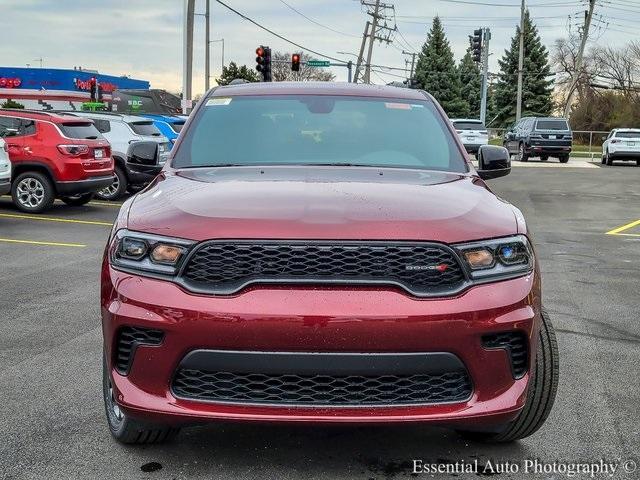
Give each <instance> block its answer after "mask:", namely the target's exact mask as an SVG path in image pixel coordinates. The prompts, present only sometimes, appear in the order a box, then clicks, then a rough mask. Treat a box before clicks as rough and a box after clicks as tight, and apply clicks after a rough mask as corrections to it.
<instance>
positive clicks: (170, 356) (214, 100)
mask: <svg viewBox="0 0 640 480" xmlns="http://www.w3.org/2000/svg"><path fill="white" fill-rule="evenodd" d="M138 147H139V148H138ZM147 147H149V145H145V144H144V143H141V144H140V145H139V146H136V147H134V148H133V150H134V152H133V157H134V158H137V159H138V160H139V161H141V162H146V161H149V163H152V161H153V159H152V158H151V157H152V156H153V155H152V151H151V150H149V148H147ZM145 148H146V149H147V151H146V152H145V151H144V149H145ZM135 150H139V152H138V153H139V154H136V152H135ZM478 161H479V167H478V169H477V170H476V169H475V168H474V167H473V166H472V164H471V163H470V161H469V160H468V158H467V156H466V154H465V150H464V146H463V145H462V144H461V143H460V141H459V140H458V138H457V136H456V132H455V131H454V130H453V128H452V126H451V124H450V122H449V121H448V120H447V118H446V116H445V114H444V112H443V110H442V109H441V108H440V106H439V105H438V104H437V102H436V101H435V100H434V99H433V97H431V96H430V95H429V94H428V93H426V92H424V91H420V90H410V89H403V88H395V87H387V86H385V87H381V86H372V85H353V84H336V83H307V82H298V83H277V84H276V83H273V84H272V83H267V84H265V83H252V84H249V83H247V84H239V85H231V86H225V87H218V88H216V89H214V90H212V91H210V92H209V93H208V94H207V95H206V96H205V98H204V99H202V100H201V102H200V103H199V105H198V106H197V107H196V109H195V111H194V112H193V113H192V115H191V117H190V119H189V121H188V122H187V124H186V126H185V129H184V131H183V132H182V135H181V137H180V139H179V140H178V143H177V144H176V146H175V147H174V149H173V150H172V153H171V158H170V160H169V161H168V162H167V164H166V165H165V166H164V168H163V170H162V171H161V173H160V174H159V175H158V177H156V179H155V180H154V181H153V182H152V183H151V185H149V187H147V188H146V189H145V190H144V191H142V192H141V193H139V194H137V195H135V196H134V197H132V198H130V199H129V200H127V201H126V202H125V203H124V205H123V206H122V209H121V210H120V214H119V215H118V218H117V221H116V222H115V224H114V227H113V230H112V233H111V236H110V238H109V240H108V244H107V247H106V250H105V255H104V261H103V267H102V287H101V312H102V326H103V335H104V358H103V360H104V373H103V390H104V402H105V407H106V416H107V421H108V425H109V428H110V431H111V433H112V434H113V436H114V437H115V438H116V439H118V440H119V441H121V442H125V443H149V442H156V441H162V440H165V439H167V438H169V437H172V436H173V435H175V433H176V432H177V431H178V429H179V428H180V426H183V425H188V424H194V423H200V422H206V421H244V422H289V423H307V422H308V423H352V424H364V423H367V424H387V423H403V422H423V423H425V424H434V425H445V426H450V427H452V428H455V429H456V430H458V431H459V432H461V433H462V434H463V435H468V436H471V437H473V438H480V439H485V440H491V441H501V442H505V441H512V440H516V439H520V438H523V437H526V436H528V435H530V434H532V433H533V432H535V431H536V430H537V429H538V428H540V426H541V425H542V424H543V423H544V421H545V419H546V418H547V416H548V415H549V412H550V410H551V407H552V404H553V401H554V398H555V394H556V389H557V383H558V353H557V345H556V340H555V335H554V331H553V328H552V326H551V323H550V320H549V318H548V317H547V314H546V313H545V311H544V310H543V308H542V298H541V280H540V272H539V268H538V263H537V261H536V258H535V253H534V249H533V247H532V244H531V241H530V237H529V232H528V230H527V226H526V223H525V221H524V218H523V216H522V214H521V212H520V211H519V210H518V209H517V208H515V207H514V206H512V205H510V204H509V203H507V202H506V201H504V200H501V199H500V198H498V197H497V196H496V195H495V194H493V193H492V192H491V190H490V189H489V187H488V186H487V185H486V184H485V182H484V179H487V178H495V177H499V176H503V175H506V174H507V173H509V172H510V168H511V166H510V162H509V155H508V153H507V152H506V150H505V149H504V148H503V147H497V146H489V145H486V146H482V147H481V148H480V151H479V153H478Z"/></svg>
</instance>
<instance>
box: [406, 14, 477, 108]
mask: <svg viewBox="0 0 640 480" xmlns="http://www.w3.org/2000/svg"><path fill="white" fill-rule="evenodd" d="M415 78H416V80H417V82H418V85H419V87H420V88H423V89H424V90H426V91H427V92H429V93H430V94H431V95H433V96H434V97H435V99H436V100H437V101H438V102H439V103H440V105H442V108H444V111H445V112H447V115H449V117H451V118H454V117H466V116H468V105H467V102H465V101H464V99H463V98H462V97H461V93H460V90H461V85H460V77H459V75H458V70H457V68H456V64H455V62H454V60H453V52H452V51H451V46H450V45H449V41H448V40H447V38H446V37H445V34H444V29H443V28H442V22H441V21H440V18H438V17H436V18H434V19H433V25H432V26H431V31H429V33H428V35H427V40H426V42H425V43H424V45H423V46H422V51H421V52H420V54H419V55H418V62H417V64H416V72H415Z"/></svg>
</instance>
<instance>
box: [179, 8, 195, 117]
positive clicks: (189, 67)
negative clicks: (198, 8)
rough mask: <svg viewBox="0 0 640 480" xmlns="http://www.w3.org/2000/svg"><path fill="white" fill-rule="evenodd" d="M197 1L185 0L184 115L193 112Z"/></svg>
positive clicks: (183, 54) (183, 45)
mask: <svg viewBox="0 0 640 480" xmlns="http://www.w3.org/2000/svg"><path fill="white" fill-rule="evenodd" d="M194 10H195V0H184V17H183V25H182V29H183V30H182V33H183V38H182V113H184V114H185V115H187V114H188V113H189V112H190V110H191V87H192V82H191V79H192V74H193V13H194Z"/></svg>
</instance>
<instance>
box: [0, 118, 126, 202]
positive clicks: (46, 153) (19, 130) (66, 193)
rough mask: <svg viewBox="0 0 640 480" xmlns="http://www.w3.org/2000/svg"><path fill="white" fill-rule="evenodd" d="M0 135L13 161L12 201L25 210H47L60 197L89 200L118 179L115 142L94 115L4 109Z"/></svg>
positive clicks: (76, 200)
mask: <svg viewBox="0 0 640 480" xmlns="http://www.w3.org/2000/svg"><path fill="white" fill-rule="evenodd" d="M0 136H1V137H3V138H4V140H5V142H6V143H7V147H8V151H9V158H10V159H11V162H12V164H13V174H12V181H11V195H12V197H13V203H14V204H15V206H16V207H18V208H19V209H20V210H22V211H25V212H31V213H38V212H42V211H44V210H46V209H48V208H49V207H51V205H52V204H53V201H54V200H55V198H56V197H58V198H60V199H61V200H63V201H64V202H65V203H67V204H69V205H84V204H85V203H87V202H88V201H89V200H91V198H92V197H93V194H94V193H95V192H97V191H98V190H100V189H101V188H104V187H105V186H108V185H110V184H111V182H112V181H113V159H112V158H111V146H110V145H109V142H108V141H107V140H105V139H104V138H103V137H102V135H100V132H98V130H97V129H96V128H95V126H94V125H93V121H91V120H87V119H85V118H78V117H75V116H70V115H64V114H55V113H47V112H41V111H31V110H9V109H5V110H0Z"/></svg>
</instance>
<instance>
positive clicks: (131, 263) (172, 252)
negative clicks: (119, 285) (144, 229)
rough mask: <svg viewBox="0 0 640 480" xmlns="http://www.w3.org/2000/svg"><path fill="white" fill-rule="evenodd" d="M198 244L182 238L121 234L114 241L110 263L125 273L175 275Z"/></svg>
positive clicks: (125, 232) (127, 231)
mask: <svg viewBox="0 0 640 480" xmlns="http://www.w3.org/2000/svg"><path fill="white" fill-rule="evenodd" d="M194 244H195V242H193V241H191V240H184V239H182V238H172V237H163V236H160V235H152V234H147V233H140V232H131V231H129V230H118V232H117V233H116V234H115V236H114V238H113V240H112V241H111V246H110V248H109V252H110V254H109V259H110V261H111V265H113V266H114V267H116V268H121V269H123V270H137V271H142V272H148V273H157V274H163V275H175V274H176V273H177V272H178V270H179V268H180V265H181V264H182V261H183V260H184V258H185V256H186V255H187V253H188V252H189V249H190V248H191V247H192V246H193V245H194Z"/></svg>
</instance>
